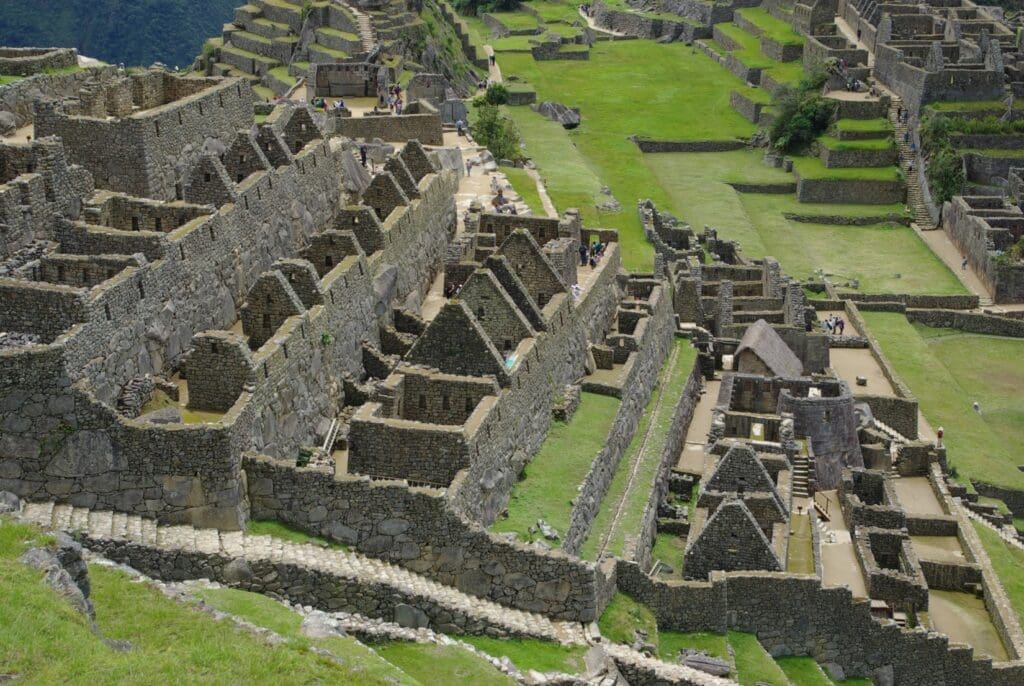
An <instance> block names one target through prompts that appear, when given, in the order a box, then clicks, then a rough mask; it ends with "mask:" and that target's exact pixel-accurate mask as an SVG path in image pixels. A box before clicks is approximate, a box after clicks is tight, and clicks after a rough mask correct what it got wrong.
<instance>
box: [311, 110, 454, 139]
mask: <svg viewBox="0 0 1024 686" xmlns="http://www.w3.org/2000/svg"><path fill="white" fill-rule="evenodd" d="M331 121H332V122H334V130H333V133H334V134H335V135H338V136H345V137H346V138H351V139H353V140H364V141H372V140H373V139H374V138H379V139H381V140H383V141H401V142H405V141H407V140H413V139H415V140H418V141H419V142H420V143H423V144H424V145H444V137H443V136H442V131H441V115H439V114H438V113H436V112H433V113H428V114H402V115H394V114H391V115H381V116H377V117H332V118H331Z"/></svg>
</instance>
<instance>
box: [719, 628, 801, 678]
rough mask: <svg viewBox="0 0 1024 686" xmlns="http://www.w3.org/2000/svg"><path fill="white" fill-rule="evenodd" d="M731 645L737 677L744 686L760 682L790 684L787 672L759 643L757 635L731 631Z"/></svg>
mask: <svg viewBox="0 0 1024 686" xmlns="http://www.w3.org/2000/svg"><path fill="white" fill-rule="evenodd" d="M729 645H731V646H732V649H733V652H734V653H735V657H736V677H737V681H739V682H740V684H741V685H742V686H755V685H756V684H758V683H765V684H772V685H773V686H788V684H789V680H788V679H787V678H786V674H785V673H784V672H783V671H782V668H781V667H779V665H778V664H776V662H775V660H773V659H772V656H771V655H769V654H768V653H767V652H765V649H764V648H763V647H762V646H761V644H760V643H758V641H757V636H754V635H753V634H744V633H740V632H738V631H730V632H729Z"/></svg>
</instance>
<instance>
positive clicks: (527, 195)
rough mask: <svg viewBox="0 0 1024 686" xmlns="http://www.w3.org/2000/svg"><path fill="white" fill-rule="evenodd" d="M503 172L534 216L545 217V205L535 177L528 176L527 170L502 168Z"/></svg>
mask: <svg viewBox="0 0 1024 686" xmlns="http://www.w3.org/2000/svg"><path fill="white" fill-rule="evenodd" d="M501 171H502V173H504V174H505V176H507V177H508V180H509V183H511V184H512V188H514V189H515V190H516V193H518V194H519V195H521V196H522V198H523V202H525V203H526V204H527V205H528V206H529V207H530V210H531V211H532V212H533V214H534V216H537V217H543V216H544V203H543V202H541V199H540V191H538V190H537V183H536V182H535V181H534V180H533V177H532V176H530V175H529V174H527V173H526V170H525V169H520V168H518V167H502V168H501Z"/></svg>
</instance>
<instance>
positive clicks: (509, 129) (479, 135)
mask: <svg viewBox="0 0 1024 686" xmlns="http://www.w3.org/2000/svg"><path fill="white" fill-rule="evenodd" d="M474 105H476V106H477V119H476V123H475V124H474V125H473V136H474V137H475V138H476V139H477V141H479V142H480V143H482V144H483V145H485V146H486V147H487V149H488V150H490V151H491V154H492V155H494V157H495V159H499V160H515V159H518V158H519V157H520V152H519V129H518V128H517V127H516V123H515V122H514V121H512V120H511V119H509V118H508V117H506V116H504V115H502V114H501V111H500V110H499V109H498V107H497V106H496V105H488V104H486V103H474Z"/></svg>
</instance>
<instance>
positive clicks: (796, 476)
mask: <svg viewBox="0 0 1024 686" xmlns="http://www.w3.org/2000/svg"><path fill="white" fill-rule="evenodd" d="M810 467H811V463H810V460H808V459H807V456H806V455H797V456H796V457H795V458H793V481H792V483H793V496H794V497H797V498H810V497H811V489H810V477H811V468H810Z"/></svg>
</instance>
